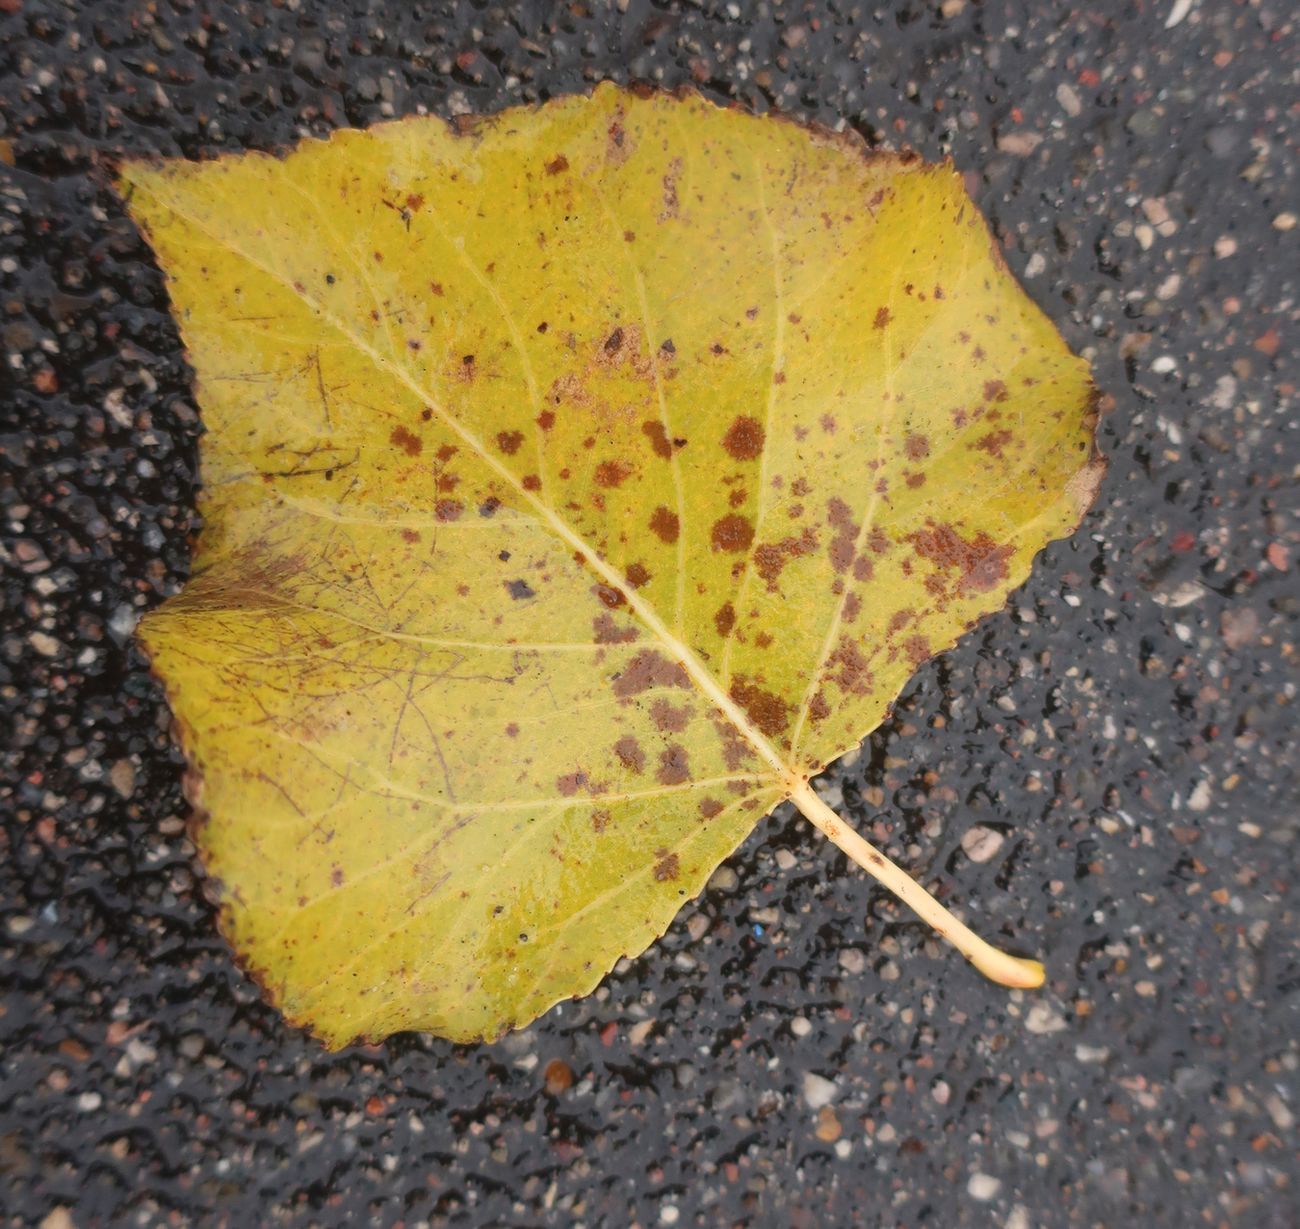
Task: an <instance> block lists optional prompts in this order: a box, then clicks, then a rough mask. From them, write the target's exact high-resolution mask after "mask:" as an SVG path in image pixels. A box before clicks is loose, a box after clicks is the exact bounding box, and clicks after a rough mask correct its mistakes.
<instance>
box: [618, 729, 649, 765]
mask: <svg viewBox="0 0 1300 1229" xmlns="http://www.w3.org/2000/svg"><path fill="white" fill-rule="evenodd" d="M614 754H615V755H616V756H618V761H619V763H620V764H622V765H623V767H624V768H627V769H629V770H630V771H632V772H635V773H637V774H638V775H640V774H641V773H643V772H645V752H644V751H642V750H641V744H640V743H639V742H637V740H636V739H635V738H633V737H632V736H631V735H630V734H629V735H627V736H626V737H625V738H620V739H619V740H618V742H616V743H615V744H614Z"/></svg>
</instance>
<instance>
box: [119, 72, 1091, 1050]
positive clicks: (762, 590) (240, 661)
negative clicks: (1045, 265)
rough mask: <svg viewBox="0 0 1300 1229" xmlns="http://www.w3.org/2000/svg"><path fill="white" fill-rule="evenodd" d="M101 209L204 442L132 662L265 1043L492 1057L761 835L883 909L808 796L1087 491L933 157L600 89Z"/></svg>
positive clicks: (1023, 320) (1055, 380)
mask: <svg viewBox="0 0 1300 1229" xmlns="http://www.w3.org/2000/svg"><path fill="white" fill-rule="evenodd" d="M118 188H119V190H120V191H121V192H122V193H123V195H124V196H125V197H126V198H127V200H128V202H129V208H130V211H131V213H132V215H133V217H134V218H135V219H136V220H137V221H138V222H139V224H140V225H141V226H142V227H143V228H144V230H145V231H146V233H147V235H148V237H149V239H150V242H151V243H152V245H153V247H154V249H155V251H156V253H157V255H158V259H159V261H160V263H161V266H162V268H163V269H164V270H165V272H166V274H167V278H168V283H169V288H170V294H171V298H172V302H173V305H174V308H175V312H176V315H177V319H178V321H179V323H180V327H181V331H182V334H183V337H184V341H185V345H186V347H187V349H188V353H189V357H190V361H191V363H192V365H193V368H194V371H195V373H196V380H197V395H198V399H199V403H200V405H201V408H202V413H203V417H204V420H205V423H206V426H207V435H206V438H205V440H204V443H203V454H202V466H203V478H204V484H205V485H204V492H203V495H202V502H201V511H202V513H203V517H204V523H205V528H204V530H203V532H202V534H201V535H200V538H199V541H198V546H197V553H196V556H195V560H194V574H193V578H192V579H191V581H190V582H189V584H188V585H187V586H186V587H185V589H184V591H183V592H182V593H181V594H180V596H178V597H176V598H173V599H172V600H170V601H169V602H167V603H166V604H165V605H164V606H163V607H162V608H161V609H160V610H159V611H157V612H155V613H153V614H152V615H150V616H148V617H147V618H146V619H145V620H144V621H143V623H142V625H141V629H140V636H141V639H142V642H143V644H144V645H145V647H146V648H147V651H148V653H149V654H150V656H151V658H152V661H153V665H154V669H155V670H156V672H157V674H158V675H159V676H160V677H161V679H162V680H163V682H164V684H165V685H166V688H167V692H168V695H169V697H170V700H171V704H172V708H173V710H174V712H175V715H176V719H177V723H178V728H179V730H180V737H181V739H182V742H183V745H184V749H185V752H186V754H187V756H188V759H189V761H190V764H191V768H192V771H191V774H190V777H191V781H192V783H193V791H192V792H193V801H194V803H195V805H196V807H197V808H198V810H199V813H200V814H201V816H202V822H201V824H200V825H199V828H198V840H199V843H200V845H201V849H202V854H203V857H204V860H205V862H206V865H207V867H208V869H209V872H210V874H211V875H212V876H213V878H214V879H215V881H216V883H217V885H218V890H219V893H220V897H221V901H222V907H221V914H222V925H223V928H224V929H225V931H226V933H227V934H228V935H229V937H230V940H231V942H232V943H233V945H234V947H235V948H236V950H237V951H238V953H239V954H240V956H241V958H242V959H243V961H244V962H245V965H246V967H247V968H248V969H249V970H250V971H251V972H252V974H253V975H254V976H255V977H256V978H257V979H258V981H259V982H260V984H261V985H262V986H263V987H264V989H265V991H266V992H267V993H268V995H269V996H270V998H271V999H272V1000H273V1001H274V1002H275V1003H276V1004H277V1005H278V1006H279V1008H280V1009H281V1010H282V1011H283V1013H284V1014H285V1015H286V1016H287V1017H288V1018H289V1020H291V1021H293V1022H295V1023H298V1024H301V1025H303V1026H306V1027H308V1028H310V1029H311V1030H312V1031H313V1032H314V1033H315V1034H317V1035H318V1036H319V1037H321V1038H322V1039H323V1040H324V1041H325V1042H326V1043H327V1044H328V1045H330V1046H334V1047H337V1046H340V1045H343V1044H346V1043H347V1042H349V1041H350V1040H352V1039H355V1038H358V1037H370V1038H379V1037H383V1036H385V1035H387V1034H389V1033H392V1032H394V1031H396V1030H400V1029H424V1030H429V1031H432V1032H435V1033H438V1034H442V1035H444V1036H447V1037H450V1038H455V1039H457V1040H470V1039H475V1038H484V1037H487V1038H491V1037H494V1036H496V1035H498V1034H500V1033H501V1032H502V1031H504V1030H505V1029H508V1028H511V1027H517V1026H520V1025H522V1024H525V1023H527V1022H528V1021H530V1020H532V1019H533V1018H535V1017H536V1016H538V1015H539V1014H540V1013H542V1012H543V1011H545V1010H546V1009H547V1008H548V1007H550V1006H551V1005H552V1004H554V1003H555V1002H556V1001H557V1000H559V999H562V998H565V997H568V996H572V995H581V994H585V993H587V992H589V991H590V990H591V989H592V988H593V987H594V986H595V985H596V984H597V983H598V982H599V980H600V978H601V977H602V976H603V975H604V974H605V973H606V972H607V971H608V970H609V969H610V967H611V966H612V965H613V964H614V962H615V961H616V960H617V959H618V958H619V957H620V956H622V955H624V954H629V955H631V954H635V953H638V952H640V951H642V950H643V949H644V948H645V947H646V946H647V945H648V944H649V943H651V942H652V941H653V940H654V938H655V937H656V936H658V935H659V934H661V933H662V932H663V931H664V929H665V928H666V927H667V925H668V923H669V922H670V921H671V919H672V917H673V915H674V914H675V913H676V911H677V910H678V909H679V908H680V906H681V905H682V903H683V902H684V901H685V900H686V899H688V898H689V897H691V896H693V895H695V894H696V893H698V892H699V891H700V890H701V889H702V888H703V886H704V884H705V883H706V881H707V880H708V878H709V875H710V874H711V872H712V871H713V870H714V868H715V867H716V866H717V865H718V864H719V862H720V861H721V860H722V859H724V858H725V857H727V855H728V854H730V853H731V852H732V851H733V850H734V849H735V848H736V846H737V845H738V844H739V843H740V842H741V841H742V840H743V839H744V838H745V836H746V835H747V834H748V833H749V832H750V831H751V830H752V828H753V827H754V825H755V823H756V822H757V821H758V820H759V819H760V818H761V817H762V816H763V815H765V814H767V813H768V812H769V811H770V810H771V809H772V808H773V807H774V806H776V805H777V804H778V803H779V802H781V801H782V800H784V799H787V798H792V799H793V800H794V801H795V803H796V805H798V806H799V807H800V809H801V810H803V811H804V812H805V814H807V815H808V816H809V818H810V819H812V820H813V822H814V823H817V824H818V826H819V827H821V828H822V829H823V830H824V831H826V832H827V833H828V835H830V836H831V837H832V839H835V840H836V841H837V842H839V843H840V844H841V845H843V846H844V847H845V848H846V849H848V850H849V852H850V853H851V854H852V856H854V857H855V858H857V859H858V860H859V861H861V862H862V863H863V865H864V866H867V868H868V869H869V870H871V871H872V873H874V874H878V875H880V876H881V877H882V879H884V881H885V882H887V883H890V884H891V886H893V887H894V889H895V890H896V891H899V892H900V895H903V898H904V899H905V900H908V902H909V903H911V904H914V905H915V907H917V908H918V909H921V910H922V911H923V914H924V909H925V908H929V906H927V905H925V903H924V902H925V901H930V898H929V897H928V896H926V894H925V893H924V892H922V891H921V889H920V888H917V887H916V886H915V885H910V887H908V886H907V884H909V883H910V881H906V883H904V885H903V886H902V887H900V886H899V884H898V883H897V882H891V880H890V879H889V878H888V877H887V876H888V875H889V874H891V873H892V874H893V875H894V876H895V877H896V878H897V879H898V880H904V881H905V879H906V877H905V876H903V875H902V872H901V871H898V870H897V868H893V867H892V866H891V865H890V864H888V863H887V862H886V861H885V859H883V858H882V857H881V856H880V855H879V854H877V853H875V851H872V850H870V849H869V847H868V846H866V844H865V842H862V841H861V839H860V838H858V837H856V835H854V834H852V833H851V832H849V831H848V830H847V828H846V827H845V826H844V825H843V824H842V821H839V820H837V819H836V817H834V816H833V815H832V814H831V813H830V812H829V811H827V809H826V808H825V806H824V804H822V803H821V802H820V800H818V799H817V796H816V795H815V793H813V791H812V790H811V788H810V787H809V784H808V782H809V779H810V778H811V777H812V776H813V775H815V774H816V773H817V772H818V771H820V770H821V769H822V768H823V767H824V766H825V765H826V764H828V763H829V762H830V761H831V760H833V759H835V758H836V757H837V756H839V755H841V754H842V753H843V752H844V751H846V750H847V749H849V748H851V747H854V746H856V745H857V744H858V743H859V741H860V740H861V739H862V737H863V736H864V735H865V734H866V733H868V732H869V731H870V730H871V729H873V728H874V727H875V726H876V725H878V724H879V722H880V721H881V720H882V718H883V717H884V716H885V714H886V713H887V711H888V707H889V704H890V702H891V701H892V700H893V699H894V697H895V696H897V694H898V692H899V690H900V689H901V688H902V687H903V685H904V684H905V682H906V681H907V679H908V677H909V675H910V674H911V673H912V672H913V671H914V670H915V668H916V666H917V664H918V663H920V662H922V661H924V660H925V659H926V658H928V657H930V656H931V655H933V654H935V653H938V652H940V651H942V650H943V649H945V648H947V647H949V646H951V645H952V644H953V643H954V642H955V641H956V639H957V638H958V637H959V636H960V635H961V634H962V632H963V631H965V630H966V629H968V628H969V627H970V626H971V625H972V624H973V623H974V622H975V621H976V620H978V619H979V618H980V616H982V615H984V614H986V613H987V612H989V611H992V610H994V609H995V608H997V607H999V606H1001V605H1002V604H1003V602H1004V600H1005V598H1006V595H1007V593H1008V592H1009V591H1010V590H1011V589H1012V588H1013V587H1015V586H1016V585H1018V584H1019V583H1020V582H1021V581H1023V579H1024V578H1025V576H1026V574H1027V573H1028V570H1029V567H1030V562H1031V560H1032V558H1033V556H1034V555H1035V553H1036V552H1037V551H1038V550H1040V549H1041V548H1042V547H1043V546H1044V544H1046V543H1047V542H1049V541H1051V540H1052V539H1054V538H1059V537H1062V536H1063V535H1066V534H1068V533H1070V532H1072V530H1073V529H1074V528H1075V526H1076V525H1077V524H1078V522H1079V520H1080V518H1081V516H1082V515H1083V513H1084V511H1085V510H1086V509H1087V507H1088V505H1089V504H1090V502H1091V500H1092V498H1093V496H1094V494H1095V492H1096V488H1097V485H1098V483H1099V481H1100V478H1101V474H1102V469H1103V462H1102V461H1101V460H1100V458H1098V457H1097V455H1096V452H1095V449H1094V445H1093V434H1094V429H1095V420H1096V415H1095V412H1094V409H1093V403H1094V394H1093V389H1092V385H1091V383H1090V380H1089V375H1088V371H1087V368H1086V365H1085V364H1084V363H1083V362H1082V361H1081V360H1080V359H1078V358H1075V357H1073V356H1072V355H1071V354H1070V353H1069V351H1068V349H1067V348H1066V346H1065V345H1064V343H1063V342H1062V341H1061V339H1060V337H1059V336H1058V334H1057V333H1056V331H1055V330H1054V328H1053V327H1052V325H1051V324H1050V322H1049V321H1048V320H1047V319H1046V318H1045V317H1044V315H1043V314H1042V313H1041V312H1040V311H1039V310H1038V308H1036V307H1035V306H1034V305H1033V303H1031V302H1030V300H1029V299H1028V298H1027V297H1026V295H1025V294H1024V293H1023V292H1022V291H1021V290H1020V288H1019V287H1018V286H1017V285H1016V283H1015V281H1014V279H1013V278H1012V277H1011V275H1010V274H1009V273H1008V271H1007V269H1006V266H1005V264H1004V263H1003V261H1002V259H1001V257H1000V255H999V253H998V251H997V248H996V246H995V245H994V244H993V242H992V241H991V239H990V235H989V232H988V229H987V227H986V226H985V224H984V221H983V220H982V218H981V217H980V216H979V213H978V211H977V210H976V208H975V206H974V205H973V204H972V202H971V201H970V199H969V198H968V197H967V195H966V193H965V191H964V189H963V186H962V182H961V179H960V177H959V176H958V175H957V174H956V173H955V171H954V170H953V169H952V168H951V166H930V165H926V164H924V163H922V162H921V161H919V160H917V159H915V158H911V157H906V156H896V155H892V154H880V153H868V152H866V151H865V150H864V149H863V148H862V147H861V145H860V143H859V142H858V141H857V140H856V139H850V138H848V137H841V136H837V135H834V134H832V133H829V132H827V131H825V130H822V129H816V128H809V127H804V126H800V125H798V124H795V123H792V122H789V121H784V120H778V119H773V118H758V117H754V116H751V115H747V114H744V113H742V112H740V111H737V110H725V109H719V108H717V107H715V106H713V105H711V104H709V103H707V102H705V101H704V100H702V99H700V98H699V97H696V96H693V95H680V94H679V95H667V94H648V95H647V94H644V93H631V92H627V91H623V90H619V89H617V88H614V87H612V86H602V87H600V88H598V89H597V90H596V91H595V93H594V95H593V96H592V97H590V98H582V97H577V98H566V99H562V100H559V101H555V102H550V103H547V104H546V105H545V106H542V107H540V108H536V109H516V110H510V111H506V112H504V113H502V114H500V115H496V116H492V117H488V118H482V119H476V120H474V121H472V122H469V123H465V124H461V125H457V126H455V127H450V126H448V125H446V124H444V123H443V122H442V121H440V120H437V119H431V118H411V119H406V120H402V121H399V122H396V123H390V124H385V125H381V126H379V127H376V128H373V129H371V130H369V131H366V132H358V131H344V132H338V133H336V134H334V135H333V136H332V137H331V138H330V139H329V140H326V141H314V140H311V141H304V142H303V143H302V144H301V145H299V146H298V147H297V148H296V149H295V150H293V151H292V152H291V153H289V154H288V155H287V156H286V157H283V158H275V157H271V156H267V155H263V154H260V153H250V154H244V155H240V156H223V157H221V158H218V159H216V160H215V161H209V162H203V163H194V162H186V161H180V160H177V161H170V162H164V163H147V162H132V163H129V164H128V165H126V166H125V167H124V168H123V169H122V171H121V172H120V177H119V180H118ZM912 889H915V891H914V892H913V891H912ZM908 893H911V895H909V894H908ZM921 898H924V900H922V899H921ZM917 901H920V902H921V903H919V904H918V903H917ZM930 904H931V905H933V908H934V910H939V906H937V904H934V902H933V901H930ZM932 913H933V911H932ZM939 916H941V911H940V912H939V913H938V914H933V916H931V920H934V917H939ZM939 924H940V925H941V928H942V929H943V931H944V933H945V934H948V935H949V936H950V937H954V941H955V942H959V939H958V938H957V937H955V936H956V935H957V932H958V931H964V928H961V927H957V926H956V924H955V923H952V924H951V925H950V924H949V923H948V922H946V921H941V922H940V923H939ZM954 927H955V929H954ZM976 942H978V941H976ZM959 945H960V943H959ZM963 950H966V949H965V948H964V949H963ZM968 954H970V952H969V951H968ZM972 959H976V962H977V963H980V958H979V957H977V956H974V955H972ZM1005 959H1010V958H1005ZM981 967H983V966H981ZM1026 967H1028V966H1026ZM1033 968H1034V969H1036V968H1037V966H1033ZM1033 976H1037V977H1039V978H1041V972H1039V973H1037V974H1032V972H1031V973H1030V974H1026V977H1027V978H1028V980H1026V981H1024V982H1023V983H1021V984H1027V985H1028V984H1033Z"/></svg>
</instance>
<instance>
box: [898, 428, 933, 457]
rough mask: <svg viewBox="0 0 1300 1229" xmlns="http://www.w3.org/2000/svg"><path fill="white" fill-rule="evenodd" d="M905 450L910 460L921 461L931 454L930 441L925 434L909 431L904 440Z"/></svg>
mask: <svg viewBox="0 0 1300 1229" xmlns="http://www.w3.org/2000/svg"><path fill="white" fill-rule="evenodd" d="M903 451H904V452H905V453H906V454H907V459H908V460H909V461H920V460H921V459H922V458H923V457H928V456H929V455H930V441H929V439H928V438H927V437H926V436H924V435H918V434H916V433H913V432H909V433H908V436H907V439H905V440H904V441H903Z"/></svg>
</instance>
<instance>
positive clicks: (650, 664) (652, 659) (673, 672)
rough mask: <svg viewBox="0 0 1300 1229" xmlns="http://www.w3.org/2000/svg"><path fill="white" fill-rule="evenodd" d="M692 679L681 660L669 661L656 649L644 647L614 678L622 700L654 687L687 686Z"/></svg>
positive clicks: (617, 693) (615, 686) (615, 689)
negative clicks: (683, 667)
mask: <svg viewBox="0 0 1300 1229" xmlns="http://www.w3.org/2000/svg"><path fill="white" fill-rule="evenodd" d="M689 685H690V679H689V677H688V676H687V674H686V671H685V670H684V669H682V666H681V664H680V663H679V662H675V661H669V660H668V658H666V657H664V656H663V654H661V653H656V652H655V651H654V649H642V650H641V652H639V653H638V654H637V655H636V656H635V657H634V658H632V660H631V661H630V662H628V664H627V666H626V667H625V668H624V670H623V672H622V673H621V674H620V675H619V676H618V677H617V678H616V679H615V680H614V694H615V695H616V696H617V697H618V698H619V699H620V700H626V699H628V698H629V697H630V696H636V695H640V694H641V693H642V692H643V691H649V690H650V688H652V687H687V686H689Z"/></svg>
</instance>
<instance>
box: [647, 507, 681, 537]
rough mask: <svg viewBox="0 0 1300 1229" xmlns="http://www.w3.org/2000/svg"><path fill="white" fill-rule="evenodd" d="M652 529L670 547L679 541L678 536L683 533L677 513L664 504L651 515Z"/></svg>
mask: <svg viewBox="0 0 1300 1229" xmlns="http://www.w3.org/2000/svg"><path fill="white" fill-rule="evenodd" d="M650 528H651V530H652V531H653V532H654V535H655V536H656V537H657V538H658V539H659V540H660V541H661V542H666V543H668V545H670V546H671V545H672V544H673V543H674V542H676V541H677V535H678V534H679V533H680V532H681V524H680V522H679V521H678V519H677V513H676V512H670V511H669V510H668V509H667V508H665V507H664V506H663V504H660V505H659V506H658V507H657V508H656V509H655V510H654V511H653V512H652V513H651V514H650Z"/></svg>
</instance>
